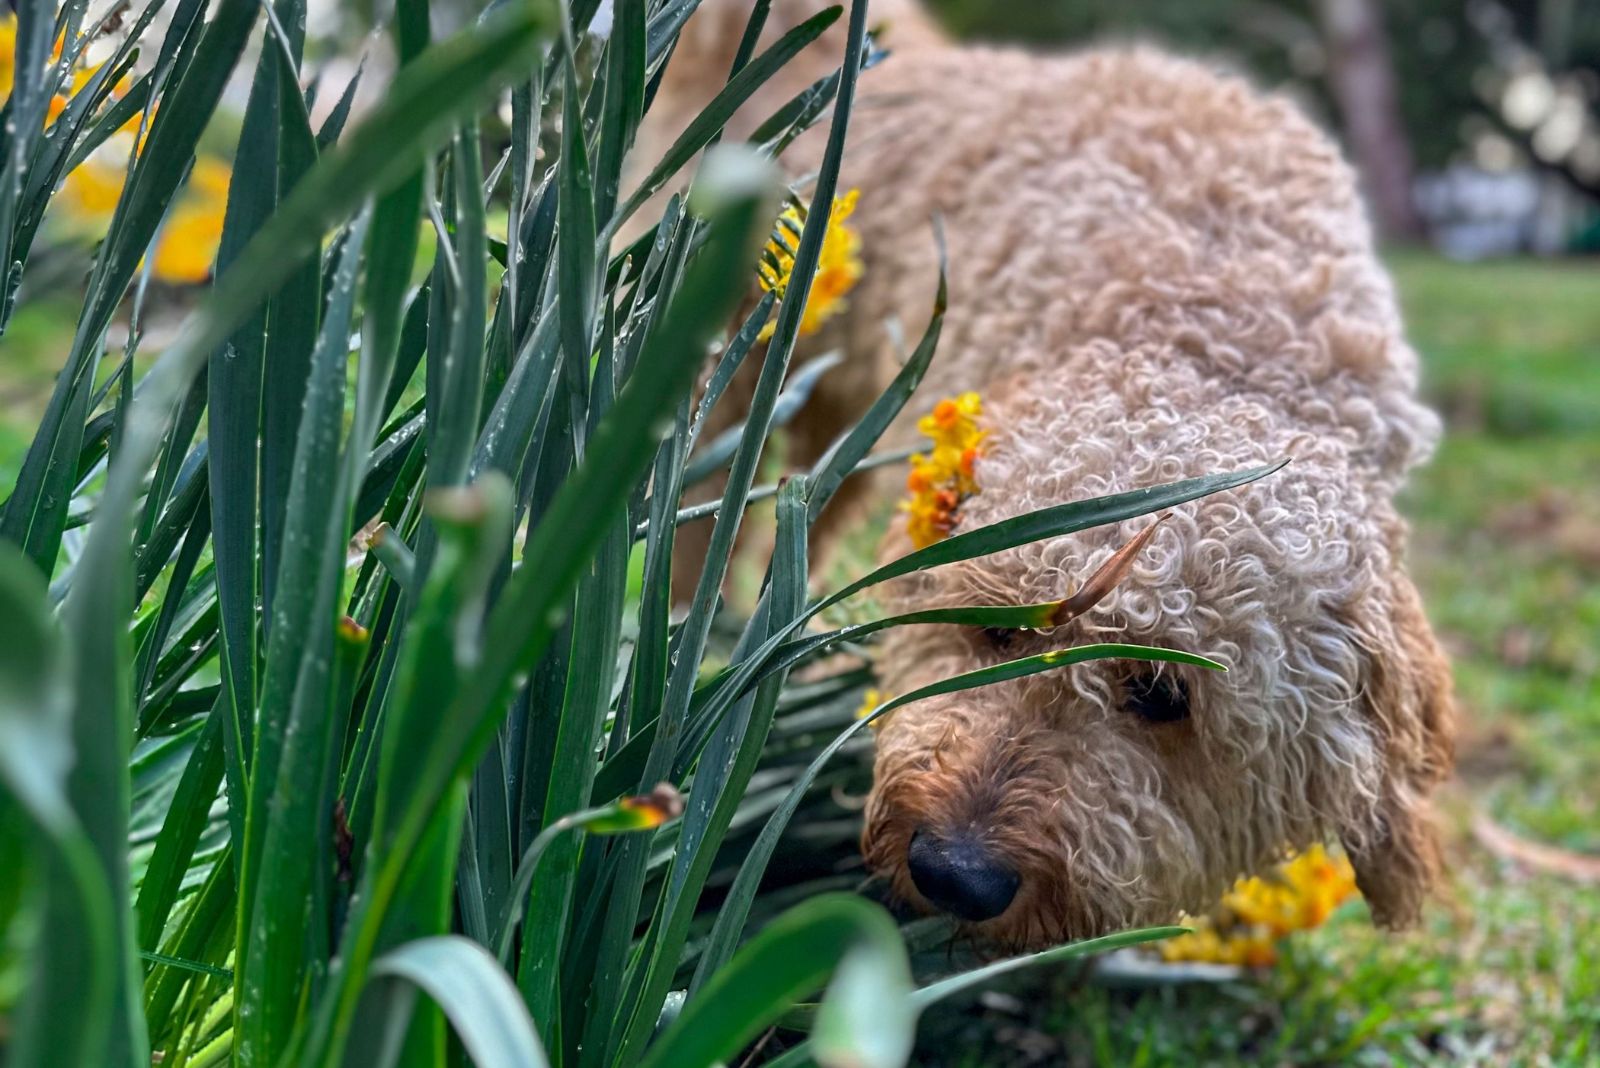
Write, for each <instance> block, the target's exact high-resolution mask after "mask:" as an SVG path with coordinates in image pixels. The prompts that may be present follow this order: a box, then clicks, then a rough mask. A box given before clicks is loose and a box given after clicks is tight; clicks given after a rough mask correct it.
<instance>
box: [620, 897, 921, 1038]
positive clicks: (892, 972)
mask: <svg viewBox="0 0 1600 1068" xmlns="http://www.w3.org/2000/svg"><path fill="white" fill-rule="evenodd" d="M846 960H848V961H850V965H849V966H848V967H846V966H845V965H844V963H843V962H844V961H846ZM836 969H837V970H838V971H839V972H840V973H842V974H841V978H843V979H844V980H845V982H844V983H843V987H844V989H842V990H830V991H829V997H828V999H827V1003H825V1004H826V1008H825V1010H824V1012H823V1013H820V1014H819V1017H818V1029H819V1032H820V1033H819V1038H821V1039H822V1041H823V1043H824V1046H825V1048H827V1049H828V1050H829V1052H831V1053H833V1054H835V1056H836V1057H837V1058H838V1059H835V1060H831V1061H830V1062H829V1063H831V1064H837V1065H845V1064H859V1065H863V1066H871V1068H878V1066H885V1068H888V1066H894V1065H900V1064H904V1063H905V1058H906V1055H907V1054H908V1053H909V1052H910V1046H911V1032H912V1026H913V1022H914V1020H915V1017H914V1015H913V1014H912V1012H911V1006H910V1003H909V999H907V998H906V997H905V993H906V992H908V991H909V988H910V985H911V975H910V965H909V964H908V963H907V961H906V954H905V948H904V947H903V946H902V945H901V944H900V933H899V931H898V930H896V928H895V926H894V922H893V921H892V920H890V919H889V914H888V913H886V912H884V911H883V909H882V908H881V907H880V906H878V905H874V904H872V903H871V902H869V901H867V900H865V899H864V898H859V897H854V896H852V895H848V894H827V895H824V896H822V897H817V898H814V899H812V900H811V901H808V902H806V903H805V904H803V905H799V906H796V907H795V908H793V909H791V910H790V911H788V912H786V913H784V914H783V915H782V916H781V917H779V918H778V919H776V920H774V921H773V922H772V923H771V924H769V925H768V926H767V928H766V929H765V930H763V931H762V932H761V934H760V935H758V936H756V937H755V938H754V939H752V940H751V942H750V944H749V945H747V946H745V947H744V948H743V949H742V950H740V952H739V954H738V955H737V956H735V957H734V959H733V960H732V961H730V962H729V964H728V966H727V967H726V968H722V969H720V970H719V971H718V972H717V974H716V975H715V976H714V977H713V978H712V979H711V981H710V983H709V984H708V985H707V986H706V988H705V991H704V996H701V997H697V998H694V999H693V1000H691V1001H690V1002H689V1003H688V1004H687V1005H686V1006H685V1007H684V1010H683V1013H682V1014H681V1015H680V1016H679V1017H678V1018H677V1019H676V1020H675V1021H673V1023H672V1026H670V1027H669V1028H667V1030H666V1032H665V1033H664V1034H663V1035H662V1036H661V1038H660V1039H659V1040H658V1041H657V1042H655V1043H654V1044H653V1045H652V1046H651V1047H650V1050H649V1052H648V1054H646V1056H645V1058H644V1060H643V1062H642V1068H668V1066H676V1065H691V1064H717V1063H721V1062H724V1061H727V1060H729V1059H730V1058H731V1057H732V1056H733V1055H734V1054H735V1053H737V1052H738V1051H739V1049H740V1048H741V1047H742V1046H743V1045H744V1044H745V1043H747V1042H748V1041H749V1040H750V1039H752V1038H754V1037H755V1036H756V1035H757V1034H759V1033H760V1032H761V1030H762V1029H763V1028H764V1027H766V1026H767V1025H768V1024H770V1023H771V1022H772V1021H774V1020H776V1019H777V1018H778V1017H780V1016H782V1015H783V1013H784V1012H785V1010H787V1009H788V1008H789V1007H790V1006H792V1005H793V1004H794V1003H795V1002H797V1001H798V1000H800V999H801V998H802V997H804V996H805V995H807V994H809V993H810V992H812V991H813V990H816V989H817V988H818V987H819V986H821V985H822V984H823V982H824V981H825V980H826V979H827V977H828V975H829V974H830V973H833V972H835V970H836ZM836 982H837V980H836ZM863 986H865V987H866V988H868V989H871V990H874V991H875V992H876V994H877V995H878V996H877V997H875V998H874V999H873V1001H872V1002H871V1003H870V1007H871V1008H873V1009H876V1010H877V1018H876V1019H874V1020H871V1021H864V1020H862V1019H860V1017H859V1016H856V1015H855V1014H854V1012H853V1011H852V1010H853V1009H854V1010H859V1009H861V1008H863V1007H865V1006H862V1005H857V1006H841V1005H839V1004H838V997H839V996H840V995H843V996H846V997H849V996H856V995H858V994H859V992H860V990H861V988H862V987H863ZM869 1036H870V1037H869ZM847 1050H848V1051H850V1052H851V1053H853V1054H854V1055H855V1057H854V1059H846V1057H845V1053H846V1051H847Z"/></svg>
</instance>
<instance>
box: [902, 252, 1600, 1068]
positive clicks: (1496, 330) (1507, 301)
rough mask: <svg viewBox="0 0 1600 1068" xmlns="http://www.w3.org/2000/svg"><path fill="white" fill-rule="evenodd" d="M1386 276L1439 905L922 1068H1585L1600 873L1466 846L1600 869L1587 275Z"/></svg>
mask: <svg viewBox="0 0 1600 1068" xmlns="http://www.w3.org/2000/svg"><path fill="white" fill-rule="evenodd" d="M1391 265H1392V267H1393V269H1394V272H1395V276H1396V280H1397V282H1398V285H1399V289H1400V293H1401V297H1402V300H1403V302H1404V305H1405V310H1406V315H1407V318H1408V323H1409V327H1410V331H1411V336H1412V339H1413V342H1414V344H1415V345H1416V347H1417V348H1418V350H1419V351H1420V352H1421V353H1422V354H1423V362H1424V386H1425V389H1426V391H1427V393H1428V396H1429V397H1430V398H1431V399H1432V401H1433V402H1434V403H1435V405H1436V406H1437V407H1438V408H1439V409H1440V411H1441V412H1442V413H1443V414H1444V416H1445V419H1446V423H1447V428H1448V432H1447V436H1446V438H1445V441H1444V443H1443V444H1442V445H1441V447H1440V449H1439V452H1438V454H1437V456H1436V457H1435V458H1434V460H1433V462H1432V463H1431V464H1430V465H1429V466H1428V467H1427V468H1425V469H1424V470H1422V471H1421V472H1420V473H1419V474H1418V475H1417V476H1416V478H1415V479H1414V481H1413V483H1412V485H1411V486H1410V488H1409V490H1408V491H1407V494H1406V498H1405V508H1406V512H1407V514H1408V515H1410V517H1411V519H1412V521H1413V525H1414V528H1415V536H1414V540H1413V543H1412V549H1411V557H1412V565H1413V568H1414V571H1415V575H1416V578H1417V580H1418V582H1419V583H1420V585H1421V587H1422V589H1423V592H1424V594H1425V596H1426V598H1427V603H1428V606H1429V611H1430V614H1431V615H1432V618H1433V620H1434V622H1435V624H1436V626H1437V627H1438V628H1439V630H1440V631H1441V633H1442V634H1443V635H1444V638H1445V641H1446V643H1447V645H1448V647H1449V648H1450V650H1451V652H1452V653H1453V654H1454V656H1455V658H1456V682H1457V687H1458V693H1459V697H1460V706H1461V712H1462V716H1463V724H1462V737H1461V746H1460V754H1459V760H1460V768H1459V775H1458V776H1457V779H1456V781H1455V782H1454V783H1452V784H1451V786H1450V788H1449V790H1448V792H1447V794H1446V797H1445V799H1444V805H1443V808H1444V817H1445V819H1446V821H1447V824H1448V827H1449V832H1450V834H1449V837H1450V849H1449V858H1450V862H1451V865H1452V877H1451V885H1450V887H1449V889H1448V891H1447V894H1446V895H1445V897H1444V898H1443V899H1442V900H1440V901H1439V902H1437V903H1436V904H1435V905H1434V906H1433V907H1432V908H1431V909H1430V911H1429V913H1428V919H1427V922H1426V924H1425V925H1424V927H1423V929H1421V930H1418V931H1416V932H1414V933H1411V934H1407V935H1404V936H1389V935H1383V934H1379V933H1377V932H1375V931H1374V930H1373V929H1372V928H1371V927H1370V926H1369V925H1368V923H1367V919H1366V915H1365V911H1364V909H1363V908H1362V907H1361V906H1359V905H1354V906H1351V907H1347V908H1346V909H1344V910H1341V912H1340V913H1339V914H1338V915H1336V916H1335V918H1334V920H1333V921H1332V922H1331V923H1330V924H1329V925H1328V926H1326V927H1324V928H1322V929H1321V930H1319V931H1316V932H1312V933H1310V934H1306V935H1302V936H1299V937H1298V939H1297V940H1295V941H1294V942H1293V943H1292V944H1291V945H1290V946H1289V947H1288V951H1287V953H1286V955H1285V958H1284V960H1283V961H1281V962H1280V963H1279V965H1278V966H1277V967H1276V968H1274V969H1273V970H1271V971H1270V972H1266V973H1263V974H1262V975H1260V976H1258V977H1256V978H1254V979H1252V980H1250V981H1247V982H1239V983H1228V984H1224V985H1221V986H1189V987H1182V988H1176V987H1156V988H1146V989H1139V990H1129V989H1108V988H1107V987H1105V986H1103V985H1100V984H1098V983H1096V982H1095V981H1094V980H1093V979H1092V977H1089V978H1086V977H1084V976H1081V975H1063V976H1060V977H1058V978H1057V980H1056V981H1055V982H1054V983H1053V984H1052V985H1051V986H1050V987H1049V988H1048V989H1045V990H1040V989H1037V988H1024V989H1018V990H1014V991H1012V995H1013V996H1010V997H1007V996H999V997H994V996H991V997H989V998H987V999H986V1001H985V1002H982V1003H979V1004H976V1005H973V1006H971V1007H969V1009H968V1010H967V1011H966V1013H965V1014H964V1015H963V1016H961V1017H960V1019H959V1020H958V1021H952V1022H951V1023H950V1024H949V1026H948V1027H947V1028H945V1029H944V1030H943V1032H942V1033H939V1034H937V1035H930V1036H928V1037H930V1038H934V1039H935V1040H936V1043H937V1044H936V1046H935V1045H934V1044H930V1045H928V1047H927V1048H925V1049H924V1058H925V1060H924V1063H927V1064H930V1065H934V1064H937V1065H951V1066H972V1068H977V1066H980V1065H982V1066H994V1065H1004V1064H1034V1063H1037V1064H1051V1065H1059V1064H1067V1065H1076V1064H1102V1065H1168V1064H1183V1065H1188V1064H1197V1063H1198V1064H1235V1063H1262V1064H1274V1065H1281V1064H1294V1065H1302V1064H1375V1065H1388V1064H1408V1065H1409V1064H1429V1063H1434V1064H1451V1065H1457V1064H1483V1065H1489V1064H1494V1065H1500V1064H1506V1065H1545V1064H1548V1065H1588V1064H1594V1063H1597V1062H1600V951H1597V949H1596V947H1597V946H1600V881H1590V882H1588V883H1587V884H1586V883H1584V882H1583V881H1582V880H1581V879H1579V878H1575V877H1573V875H1581V874H1583V873H1585V872H1586V873H1587V874H1588V875H1589V876H1590V878H1591V880H1594V879H1595V877H1596V876H1597V875H1600V871H1597V870H1596V869H1600V863H1596V862H1593V861H1591V862H1589V863H1588V864H1587V865H1584V864H1582V860H1583V859H1584V858H1581V857H1577V858H1566V857H1563V856H1560V855H1557V856H1556V857H1555V858H1554V861H1553V862H1554V863H1556V864H1561V863H1562V862H1563V861H1568V860H1569V859H1570V860H1571V863H1570V864H1568V865H1566V866H1575V867H1577V871H1575V872H1573V873H1570V874H1557V873H1555V872H1553V871H1543V870H1531V869H1530V868H1528V867H1526V866H1524V865H1521V864H1518V863H1515V862H1513V861H1510V860H1508V859H1507V858H1506V857H1505V856H1504V855H1503V853H1504V849H1503V848H1502V849H1501V850H1499V851H1492V850H1490V849H1488V848H1486V847H1485V846H1484V845H1483V844H1482V843H1481V841H1480V839H1479V838H1478V837H1477V836H1476V835H1475V834H1474V832H1473V829H1472V828H1473V823H1474V820H1475V819H1478V818H1481V817H1482V816H1483V815H1487V816H1489V817H1490V818H1492V819H1493V820H1494V821H1495V822H1496V823H1497V824H1498V825H1499V826H1501V827H1504V828H1505V829H1507V830H1509V831H1511V832H1512V833H1513V834H1515V835H1517V836H1519V838H1521V839H1524V840H1531V841H1537V842H1539V843H1541V844H1547V845H1551V846H1555V847H1558V848H1561V849H1564V850H1568V851H1573V852H1574V853H1587V854H1590V855H1591V856H1595V855H1600V785H1597V784H1600V640H1597V638H1596V635H1597V634H1600V297H1597V292H1600V267H1596V266H1595V265H1592V264H1584V263H1571V264H1547V263H1535V262H1526V261H1518V262H1507V263H1487V264H1454V263H1449V262H1445V261H1442V260H1439V259H1437V258H1436V257H1432V256H1428V255H1423V254H1416V253H1406V254H1400V255H1396V256H1394V257H1392V259H1391ZM952 1049H959V1050H963V1051H965V1052H962V1053H960V1054H956V1055H950V1054H948V1052H941V1051H949V1050H952Z"/></svg>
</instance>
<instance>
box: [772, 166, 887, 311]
mask: <svg viewBox="0 0 1600 1068" xmlns="http://www.w3.org/2000/svg"><path fill="white" fill-rule="evenodd" d="M859 195H860V190H858V189H852V190H850V191H849V192H848V193H845V194H843V195H841V196H838V197H835V198H834V201H833V210H831V211H830V212H829V213H828V229H827V232H826V233H825V234H824V235H823V238H822V252H821V254H820V255H819V256H818V258H817V273H816V274H815V275H814V276H813V277H812V279H811V289H810V291H809V292H808V294H807V296H806V310H805V314H804V315H802V316H801V317H800V336H801V337H806V336H808V335H810V334H815V333H816V332H817V331H818V330H820V329H822V324H823V323H825V322H827V321H828V320H829V319H831V318H833V317H834V316H835V315H837V314H839V313H840V312H841V311H843V310H844V308H845V299H844V298H845V294H846V293H849V292H850V290H852V289H854V288H855V284H856V283H857V282H858V281H860V280H861V272H862V270H863V267H862V264H861V235H860V234H858V233H856V231H855V228H854V227H852V226H850V225H849V224H848V223H846V222H845V220H846V219H848V218H850V215H851V213H853V212H854V211H855V210H856V198H857V196H859ZM804 224H805V216H804V214H803V212H802V211H801V209H800V207H799V206H797V205H790V206H789V207H788V209H786V210H785V211H784V212H783V214H782V215H779V216H778V225H777V227H776V228H775V229H776V231H777V232H776V233H774V235H773V237H772V239H771V240H770V241H768V242H767V247H766V248H765V249H764V250H762V254H761V264H760V267H759V269H758V272H757V273H758V275H759V277H760V279H761V288H762V289H764V290H767V291H769V292H773V293H776V294H778V296H779V298H780V299H781V298H782V297H783V296H784V294H785V291H786V290H788V288H789V274H790V272H791V271H793V270H794V251H793V250H794V248H795V247H796V246H797V245H798V244H799V242H800V230H801V227H802V226H803V225H804ZM776 328H777V323H776V322H769V323H768V324H767V325H766V327H765V329H763V330H762V331H761V340H763V341H765V340H767V339H768V338H770V337H771V336H772V332H773V330H774V329H776Z"/></svg>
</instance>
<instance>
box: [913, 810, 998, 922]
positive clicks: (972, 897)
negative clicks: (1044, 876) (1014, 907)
mask: <svg viewBox="0 0 1600 1068" xmlns="http://www.w3.org/2000/svg"><path fill="white" fill-rule="evenodd" d="M906 862H907V867H908V868H909V869H910V871H911V881H912V882H913V883H915V884H916V887H917V891H918V893H920V894H921V895H922V896H923V897H925V898H927V899H928V900H929V901H930V902H931V903H933V904H934V905H935V906H936V907H938V908H940V909H943V910H944V911H945V912H948V913H950V914H951V915H952V916H955V917H957V918H958V919H963V920H970V921H973V922H976V921H979V920H992V919H994V918H995V917H996V916H998V915H1000V914H1001V913H1002V912H1004V911H1005V910H1006V909H1007V908H1009V907H1010V905H1011V899H1012V898H1014V897H1016V896H1017V887H1018V885H1019V883H1020V882H1021V880H1020V879H1018V877H1017V873H1016V872H1015V871H1013V870H1012V869H1011V868H1010V867H1009V866H1007V865H1006V864H1005V862H1004V861H1002V860H1001V859H1000V858H998V857H996V856H995V855H994V853H993V852H991V851H990V850H989V849H987V848H985V847H984V845H983V844H982V843H981V842H979V841H977V840H976V839H975V838H973V837H971V836H969V835H955V836H950V837H941V836H938V835H935V834H933V833H931V832H929V831H918V832H917V833H916V834H914V835H912V836H911V846H910V849H909V850H908V852H907V856H906Z"/></svg>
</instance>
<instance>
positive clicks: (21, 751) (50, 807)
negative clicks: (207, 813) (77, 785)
mask: <svg viewBox="0 0 1600 1068" xmlns="http://www.w3.org/2000/svg"><path fill="white" fill-rule="evenodd" d="M47 603H48V602H47V600H46V591H45V586H44V581H43V580H42V579H41V578H40V576H39V573H38V571H37V569H36V568H35V567H34V566H33V565H32V564H31V563H30V562H29V561H28V560H27V559H26V558H25V557H23V556H22V555H21V554H20V553H19V552H18V550H16V549H15V548H13V547H12V546H9V545H0V786H3V787H4V791H3V792H4V794H8V795H9V796H10V797H11V798H12V799H14V800H15V801H16V802H17V805H18V808H19V809H20V810H21V811H22V812H24V813H25V814H26V817H27V823H28V825H29V829H30V831H31V832H32V834H31V835H30V838H31V840H32V841H31V844H32V846H33V848H32V849H31V850H30V853H31V855H32V857H33V858H34V864H33V865H32V866H31V867H32V869H33V875H34V877H35V881H36V883H39V884H41V885H42V890H43V893H42V894H41V895H39V900H40V902H41V904H42V906H43V907H42V910H41V915H40V927H39V934H38V936H37V937H38V938H39V939H48V943H49V944H48V945H42V946H38V947H36V948H35V951H34V952H33V954H32V969H31V974H30V976H29V979H28V986H27V993H26V996H25V997H24V998H23V1001H22V1004H21V1005H20V1006H19V1007H18V1009H17V1011H16V1015H15V1017H14V1023H13V1026H14V1028H15V1032H14V1034H13V1035H12V1037H11V1039H10V1042H9V1048H8V1050H7V1053H8V1063H10V1064H15V1065H29V1066H31V1065H44V1064H60V1065H63V1066H65V1068H79V1066H82V1068H98V1066H99V1065H102V1064H105V1063H108V1062H107V1061H106V1060H105V1057H106V1053H107V1050H106V1036H107V1033H108V1028H109V1026H110V1024H111V1020H112V1018H113V1011H114V1009H113V1006H114V1000H113V999H114V997H115V996H116V990H117V985H118V984H117V978H118V974H117V973H118V955H117V949H116V941H115V939H116V936H117V932H116V929H115V925H114V921H113V908H114V906H113V904H112V901H113V899H112V896H111V885H112V884H111V881H110V879H109V878H108V875H107V873H106V872H105V871H104V870H103V868H102V864H101V861H100V860H99V859H98V858H97V857H96V856H95V850H94V847H93V845H92V844H91V843H90V840H89V838H88V836H87V835H86V834H85V831H84V827H83V825H82V824H81V823H80V822H79V819H78V817H77V815H76V813H75V812H74V809H73V801H72V799H71V798H70V796H69V782H68V780H69V776H70V769H71V765H72V762H73V752H74V749H73V747H74V739H73V736H72V735H73V728H72V715H73V709H72V694H71V692H70V688H69V687H68V685H67V682H66V680H67V679H68V678H70V677H71V676H70V674H69V672H68V669H67V652H66V649H65V647H64V643H63V641H62V637H61V634H60V631H59V628H58V627H57V625H56V623H55V621H54V620H53V619H52V618H51V614H50V611H49V609H48V608H47V607H46V606H47ZM119 756H120V754H119ZM124 774H125V772H124ZM20 874H21V873H20V872H16V873H13V877H15V876H17V875H20Z"/></svg>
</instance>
